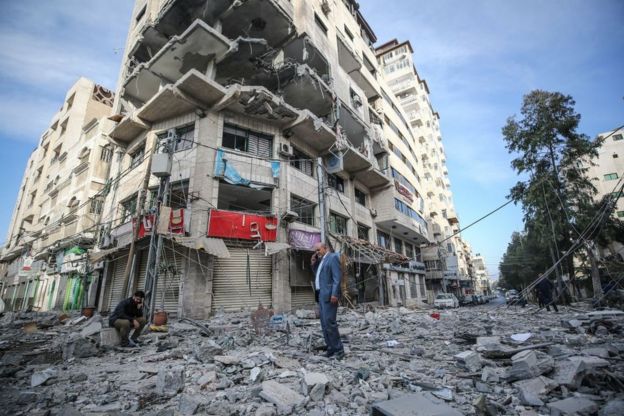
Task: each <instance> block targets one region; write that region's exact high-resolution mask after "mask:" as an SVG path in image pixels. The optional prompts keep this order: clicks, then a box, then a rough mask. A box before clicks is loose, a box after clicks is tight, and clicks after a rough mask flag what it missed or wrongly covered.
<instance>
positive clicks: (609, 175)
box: [604, 173, 618, 181]
mask: <svg viewBox="0 0 624 416" xmlns="http://www.w3.org/2000/svg"><path fill="white" fill-rule="evenodd" d="M617 178H618V174H617V173H607V174H606V175H604V180H605V181H613V180H615V179H617Z"/></svg>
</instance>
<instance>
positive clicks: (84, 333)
mask: <svg viewBox="0 0 624 416" xmlns="http://www.w3.org/2000/svg"><path fill="white" fill-rule="evenodd" d="M101 330H102V323H101V322H92V323H90V324H89V325H87V326H85V327H84V328H82V330H81V331H80V336H81V337H90V336H91V335H95V334H97V333H98V332H100V331H101Z"/></svg>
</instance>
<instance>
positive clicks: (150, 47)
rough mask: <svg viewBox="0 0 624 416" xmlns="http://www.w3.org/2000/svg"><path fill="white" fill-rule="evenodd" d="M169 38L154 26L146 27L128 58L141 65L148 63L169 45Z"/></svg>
mask: <svg viewBox="0 0 624 416" xmlns="http://www.w3.org/2000/svg"><path fill="white" fill-rule="evenodd" d="M167 41H168V38H167V37H166V36H164V35H163V34H161V33H160V32H158V31H157V30H156V28H154V26H153V25H146V26H145V27H144V28H143V30H142V31H141V34H140V35H139V37H138V39H137V41H136V42H135V44H134V46H133V47H132V48H131V49H130V51H129V52H128V58H130V59H132V58H134V60H135V62H136V63H138V64H140V63H143V62H147V61H149V60H150V59H152V58H153V57H154V55H156V53H157V52H158V51H159V50H160V49H161V48H162V47H163V46H165V44H166V43H167Z"/></svg>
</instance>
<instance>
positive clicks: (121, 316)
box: [108, 290, 147, 347]
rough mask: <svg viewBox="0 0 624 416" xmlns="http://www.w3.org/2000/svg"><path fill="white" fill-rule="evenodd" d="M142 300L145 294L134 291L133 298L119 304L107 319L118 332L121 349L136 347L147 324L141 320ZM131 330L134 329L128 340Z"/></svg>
mask: <svg viewBox="0 0 624 416" xmlns="http://www.w3.org/2000/svg"><path fill="white" fill-rule="evenodd" d="M143 299H145V293H144V292H143V291H142V290H138V291H136V292H135V293H134V296H132V297H130V298H128V299H124V300H122V301H121V302H119V304H118V305H117V307H116V308H115V310H114V311H113V313H112V314H111V315H110V317H109V318H108V324H109V325H110V326H111V327H114V328H116V329H117V330H118V331H119V335H120V336H121V346H122V347H136V346H137V345H138V342H137V340H138V338H139V335H141V331H142V330H143V327H144V326H145V324H146V322H147V321H146V320H145V318H143ZM132 328H134V333H133V334H132V338H128V335H130V329H132Z"/></svg>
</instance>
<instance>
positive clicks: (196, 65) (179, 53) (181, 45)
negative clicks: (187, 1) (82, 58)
mask: <svg viewBox="0 0 624 416" xmlns="http://www.w3.org/2000/svg"><path fill="white" fill-rule="evenodd" d="M229 49H230V41H229V40H228V39H227V38H225V37H224V36H223V35H221V34H220V33H219V32H217V31H216V30H215V29H213V28H212V27H210V26H209V25H208V24H206V23H205V22H202V21H201V20H195V22H193V24H192V25H191V26H190V27H189V28H188V29H187V30H186V31H184V33H182V34H181V35H180V36H175V37H173V38H172V39H171V40H170V41H169V42H167V44H166V45H165V46H164V47H162V48H161V49H160V51H158V53H157V54H156V55H155V56H154V57H153V58H152V59H151V60H150V61H149V62H147V63H145V64H140V65H139V66H138V67H137V68H136V69H135V71H134V72H133V73H132V74H131V75H130V76H129V77H128V79H127V80H126V83H125V85H124V93H125V94H126V95H129V96H131V97H133V98H135V99H137V100H139V101H142V102H146V101H147V100H149V99H150V98H151V97H153V96H154V94H156V92H158V89H159V88H160V85H161V84H167V83H171V84H172V83H175V82H176V81H177V80H179V79H180V78H181V77H182V76H183V75H184V74H186V73H187V72H188V71H190V70H191V69H196V70H198V71H200V72H202V73H204V72H206V69H207V67H208V64H209V63H210V62H211V61H212V60H214V59H215V58H220V57H221V56H223V55H224V54H225V53H226V52H227V51H228V50H229Z"/></svg>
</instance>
